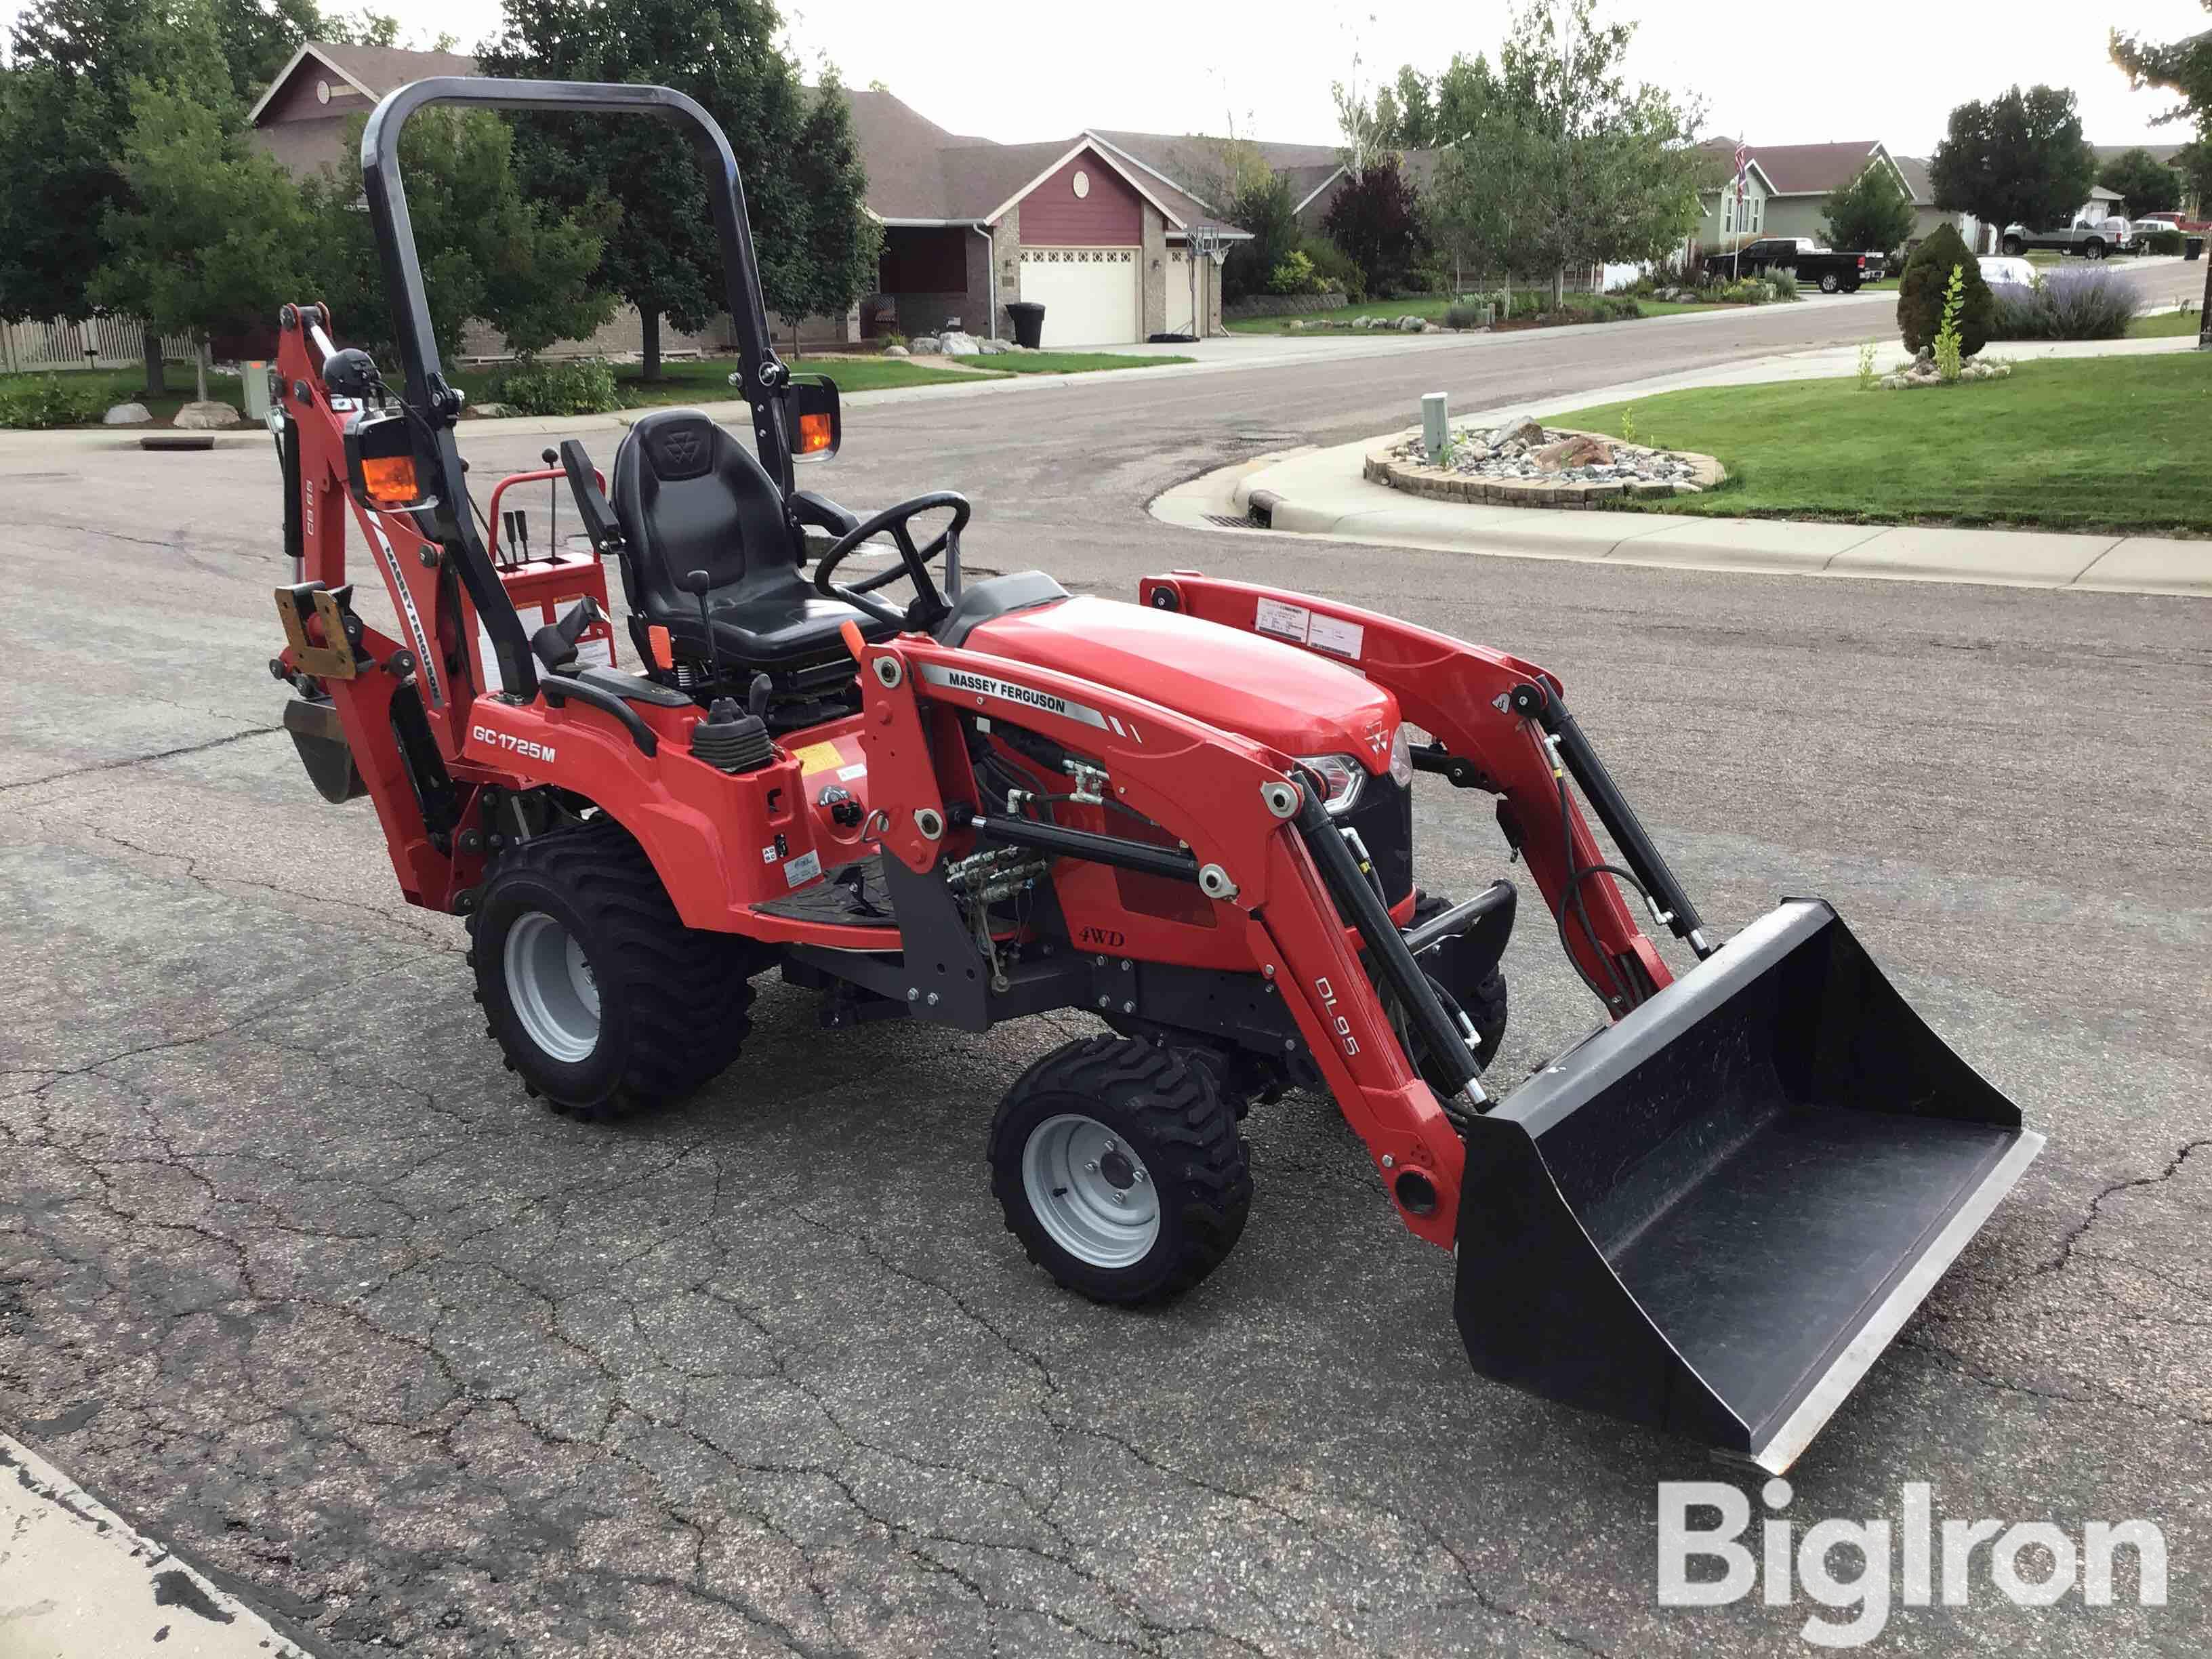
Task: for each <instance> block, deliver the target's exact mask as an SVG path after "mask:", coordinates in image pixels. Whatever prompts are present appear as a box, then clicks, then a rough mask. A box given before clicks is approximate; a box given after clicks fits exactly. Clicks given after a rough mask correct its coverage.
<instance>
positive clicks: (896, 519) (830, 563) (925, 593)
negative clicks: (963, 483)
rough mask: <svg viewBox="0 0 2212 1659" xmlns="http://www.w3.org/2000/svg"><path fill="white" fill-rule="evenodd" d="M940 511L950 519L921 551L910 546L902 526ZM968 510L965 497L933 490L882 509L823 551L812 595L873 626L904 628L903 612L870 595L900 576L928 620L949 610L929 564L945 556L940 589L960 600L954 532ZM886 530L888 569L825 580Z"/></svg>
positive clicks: (908, 534) (965, 521)
mask: <svg viewBox="0 0 2212 1659" xmlns="http://www.w3.org/2000/svg"><path fill="white" fill-rule="evenodd" d="M938 507H951V509H952V521H951V523H950V524H948V525H946V526H945V528H944V530H943V532H940V533H939V535H938V537H937V538H936V539H935V540H934V541H933V542H931V543H930V544H929V545H928V546H927V547H925V548H916V547H915V544H914V537H913V535H912V533H911V532H909V530H908V522H909V521H910V520H913V519H914V518H915V517H916V516H918V515H919V514H921V513H927V512H931V511H933V510H934V509H935V508H938ZM974 510H975V509H974V508H972V507H969V505H968V498H967V497H966V496H965V495H961V494H960V493H959V492H958V491H957V490H953V489H934V490H932V491H931V492H930V493H929V494H928V495H916V496H915V497H914V498H913V499H912V500H910V501H901V502H900V503H899V504H898V505H897V506H896V507H885V508H884V510H883V511H882V512H880V513H877V514H876V516H875V517H874V518H872V519H870V520H868V521H867V522H866V524H863V525H860V526H858V527H857V528H854V529H852V530H848V531H847V532H845V533H844V534H843V535H842V536H840V537H839V538H837V539H836V541H834V542H832V543H830V544H829V546H828V547H827V548H826V549H824V550H823V554H822V558H821V561H820V562H819V563H817V565H816V566H815V568H814V591H815V592H817V593H819V594H821V595H822V596H823V598H824V599H842V600H844V601H845V603H846V604H848V605H852V606H853V607H854V609H856V610H860V611H866V612H867V613H868V614H869V615H870V616H871V617H875V618H876V619H877V620H878V622H887V623H891V624H892V625H893V626H895V627H898V628H909V627H912V626H913V622H912V620H911V618H910V617H909V614H908V612H907V611H901V610H899V609H898V608H897V607H896V605H890V604H889V603H887V602H886V601H884V600H883V599H877V598H876V597H875V591H876V589H878V588H879V587H881V586H884V584H885V583H887V582H892V581H896V580H898V578H899V577H901V576H906V577H908V578H910V579H911V580H913V582H914V586H915V599H916V600H917V601H918V602H919V603H920V604H921V611H922V612H923V613H925V614H927V615H928V616H929V617H931V618H932V619H934V618H936V617H941V616H943V615H944V614H945V611H948V610H949V609H951V607H950V606H949V605H946V604H945V595H944V594H942V593H940V592H938V590H937V584H936V582H935V581H933V580H931V577H930V574H929V562H930V561H931V560H932V559H933V558H935V557H936V556H938V555H939V553H942V554H944V555H945V586H946V587H947V588H949V589H951V592H952V596H953V597H954V598H955V599H957V598H958V597H959V596H960V532H962V531H963V530H965V529H966V528H967V527H968V520H969V517H970V516H971V515H972V514H973V513H974ZM886 530H888V531H890V532H891V540H892V541H894V542H896V544H898V550H899V562H898V563H897V564H896V565H893V566H892V567H891V568H890V569H888V570H878V572H876V574H874V575H872V576H870V577H867V578H866V580H861V581H858V582H854V584H853V585H852V586H849V587H848V586H845V585H844V584H843V583H842V582H833V581H831V580H829V578H830V576H831V574H834V573H835V572H836V568H837V567H838V566H839V565H841V564H842V563H843V562H845V559H846V557H847V556H848V555H849V554H850V553H851V552H852V551H853V550H854V548H856V547H858V546H860V544H861V543H862V542H865V541H866V540H868V539H869V538H871V537H873V536H879V535H881V534H882V533H883V532H884V531H886Z"/></svg>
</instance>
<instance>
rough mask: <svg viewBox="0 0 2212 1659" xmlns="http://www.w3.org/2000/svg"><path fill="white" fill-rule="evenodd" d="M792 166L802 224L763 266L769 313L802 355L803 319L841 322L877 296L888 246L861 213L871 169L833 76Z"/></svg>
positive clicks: (831, 73) (766, 254)
mask: <svg viewBox="0 0 2212 1659" xmlns="http://www.w3.org/2000/svg"><path fill="white" fill-rule="evenodd" d="M791 168H792V182H793V185H794V187H795V188H794V190H793V199H794V203H795V205H796V210H797V212H798V213H799V216H800V218H801V222H800V223H799V225H797V226H794V227H793V230H794V232H795V234H793V235H791V236H790V237H789V239H788V240H785V241H781V242H778V243H773V244H770V245H769V246H765V247H763V249H762V250H761V256H760V265H761V287H762V289H763V291H764V292H765V294H766V295H767V301H768V308H769V310H770V311H772V312H775V313H777V314H778V315H780V316H781V317H784V318H786V319H788V320H789V321H790V324H791V331H792V349H793V353H794V354H796V352H797V351H798V349H799V322H800V319H803V318H807V317H835V316H842V315H843V314H844V313H845V312H846V311H847V310H848V309H849V308H850V307H852V306H853V305H854V304H855V303H857V302H858V301H859V300H860V296H861V295H864V294H870V293H873V292H874V291H875V289H876V285H877V276H876V272H877V261H878V258H879V257H880V256H881V254H882V252H883V246H884V233H883V228H882V227H881V226H880V225H878V223H877V222H876V221H875V220H874V219H872V217H870V216H868V214H866V212H865V211H863V210H862V204H863V202H864V201H865V199H866V194H867V188H868V176H867V171H866V168H864V167H862V166H861V165H860V144H859V142H858V141H857V140H855V139H854V137H853V106H852V105H851V104H849V103H848V102H847V101H846V98H845V91H844V88H842V86H841V85H839V84H838V81H837V76H836V70H827V71H825V73H824V74H823V76H822V82H821V85H820V86H818V87H817V88H815V91H814V95H813V98H812V99H811V101H810V102H809V103H808V106H807V110H806V120H805V125H803V126H801V127H800V129H799V143H798V147H797V149H795V150H794V151H793V155H792V157H791Z"/></svg>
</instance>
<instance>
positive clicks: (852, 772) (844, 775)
mask: <svg viewBox="0 0 2212 1659" xmlns="http://www.w3.org/2000/svg"><path fill="white" fill-rule="evenodd" d="M867 775H868V763H867V762H866V761H862V762H860V763H859V764H857V765H854V766H841V767H839V768H838V769H837V781H838V782H840V783H850V782H852V781H853V780H854V778H865V777H866V776H867Z"/></svg>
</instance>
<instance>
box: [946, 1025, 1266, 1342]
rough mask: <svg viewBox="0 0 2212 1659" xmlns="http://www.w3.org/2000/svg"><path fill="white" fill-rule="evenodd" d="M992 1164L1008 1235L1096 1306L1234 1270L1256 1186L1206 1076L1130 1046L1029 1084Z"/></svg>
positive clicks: (1058, 1066)
mask: <svg viewBox="0 0 2212 1659" xmlns="http://www.w3.org/2000/svg"><path fill="white" fill-rule="evenodd" d="M987 1161H988V1163H989V1164H990V1166H991V1190H992V1192H993V1194H994V1195H995V1196H996V1197H997V1199H998V1200H999V1207H1000V1209H1001V1210H1002V1211H1004V1212H1005V1213H1006V1230H1007V1231H1009V1232H1011V1233H1012V1234H1013V1235H1014V1237H1017V1238H1018V1239H1020V1240H1021V1242H1022V1248H1023V1249H1024V1251H1026V1252H1027V1253H1028V1255H1029V1258H1030V1261H1034V1262H1035V1263H1036V1265H1037V1266H1039V1267H1042V1268H1043V1269H1044V1270H1045V1271H1046V1272H1047V1273H1050V1274H1051V1275H1052V1276H1053V1278H1054V1279H1057V1280H1058V1281H1059V1282H1060V1284H1061V1285H1065V1286H1066V1288H1068V1289H1069V1290H1071V1291H1080V1292H1081V1293H1082V1294H1083V1295H1085V1296H1087V1297H1091V1299H1092V1300H1093V1301H1095V1302H1113V1303H1121V1304H1136V1303H1143V1302H1158V1301H1164V1300H1166V1299H1168V1298H1170V1297H1176V1296H1180V1295H1181V1294H1182V1292H1183V1291H1188V1290H1189V1289H1190V1288H1191V1287H1192V1286H1193V1285H1196V1284H1197V1283H1198V1282H1199V1281H1200V1280H1201V1279H1204V1278H1205V1277H1206V1275H1207V1274H1208V1273H1212V1271H1213V1270H1214V1269H1215V1268H1216V1267H1219V1266H1220V1265H1221V1264H1222V1262H1223V1261H1225V1260H1227V1259H1228V1255H1229V1252H1230V1251H1231V1249H1234V1248H1235V1247H1236V1244H1237V1238H1238V1237H1239V1235H1241V1234H1242V1233H1243V1231H1244V1218H1245V1215H1246V1213H1247V1212H1248V1211H1249V1209H1250V1207H1251V1203H1252V1177H1251V1172H1250V1169H1249V1164H1248V1163H1247V1161H1246V1151H1245V1146H1244V1141H1243V1137H1241V1136H1240V1135H1239V1134H1238V1133H1237V1118H1236V1114H1235V1113H1234V1111H1232V1110H1231V1108H1230V1107H1229V1106H1228V1105H1227V1104H1225V1103H1224V1102H1223V1101H1222V1099H1221V1097H1220V1096H1219V1094H1218V1092H1217V1091H1216V1090H1215V1088H1214V1085H1213V1080H1212V1077H1211V1076H1210V1075H1209V1074H1208V1073H1207V1072H1206V1068H1205V1067H1203V1066H1194V1065H1189V1064H1188V1063H1186V1062H1185V1061H1183V1060H1180V1059H1178V1058H1176V1056H1175V1055H1174V1054H1170V1052H1169V1051H1167V1050H1166V1049H1164V1048H1155V1047H1153V1046H1152V1044H1151V1043H1149V1042H1143V1041H1141V1040H1138V1039H1133V1038H1127V1037H1107V1036H1100V1037H1086V1038H1083V1039H1081V1040H1079V1041H1078V1042H1070V1043H1066V1044H1065V1045H1063V1046H1062V1047H1060V1048H1055V1049H1054V1050H1053V1051H1052V1052H1051V1053H1050V1054H1047V1055H1046V1056H1045V1057H1044V1058H1043V1059H1042V1060H1039V1061H1037V1062H1036V1065H1034V1066H1030V1068H1029V1070H1028V1071H1026V1072H1024V1073H1022V1075H1021V1076H1020V1078H1019V1079H1017V1080H1016V1081H1015V1084H1014V1086H1013V1087H1012V1089H1011V1090H1009V1091H1007V1094H1006V1099H1005V1101H1004V1102H1003V1103H1000V1107H999V1111H998V1115H997V1116H996V1117H995V1118H994V1119H993V1120H992V1123H991V1133H990V1140H989V1144H988V1148H987Z"/></svg>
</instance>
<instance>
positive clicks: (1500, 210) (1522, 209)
mask: <svg viewBox="0 0 2212 1659" xmlns="http://www.w3.org/2000/svg"><path fill="white" fill-rule="evenodd" d="M1483 72H1484V74H1485V75H1487V74H1488V72H1489V71H1488V66H1487V65H1485V66H1484V70H1483ZM1552 154H1553V152H1552V149H1551V147H1550V146H1548V145H1547V144H1545V143H1543V142H1542V141H1541V139H1540V138H1539V137H1537V135H1536V134H1535V133H1534V132H1533V131H1530V130H1529V129H1528V128H1527V127H1524V126H1522V125H1521V124H1520V122H1519V121H1517V120H1516V119H1514V118H1512V116H1511V115H1510V113H1509V112H1506V111H1504V110H1503V109H1502V108H1498V107H1496V106H1492V107H1491V108H1489V109H1488V110H1486V112H1485V113H1483V114H1481V115H1480V116H1478V117H1476V118H1474V120H1473V123H1472V125H1470V126H1469V127H1468V129H1467V130H1466V131H1463V132H1462V134H1461V135H1460V137H1459V138H1458V140H1457V142H1456V143H1454V144H1453V145H1452V147H1451V148H1450V149H1447V150H1446V151H1445V152H1444V153H1443V155H1442V156H1441V157H1440V158H1439V159H1438V161H1437V174H1436V179H1435V182H1434V183H1433V184H1432V185H1431V188H1430V192H1429V222H1430V227H1431V231H1432V233H1433V234H1434V235H1435V237H1436V239H1437V245H1438V246H1440V247H1442V248H1443V251H1444V252H1447V253H1449V254H1450V255H1451V256H1452V258H1453V260H1454V261H1455V264H1458V265H1460V266H1462V267H1463V268H1467V269H1471V270H1474V272H1475V273H1476V275H1478V276H1480V277H1482V278H1484V279H1485V280H1487V279H1488V278H1489V277H1491V276H1502V277H1503V278H1504V289H1505V303H1506V306H1507V313H1506V314H1507V315H1509V316H1510V315H1511V306H1512V303H1513V279H1514V278H1515V277H1516V276H1531V275H1533V274H1534V271H1535V270H1536V268H1537V267H1536V266H1535V265H1534V264H1533V263H1532V261H1534V259H1535V258H1538V257H1540V256H1539V255H1538V254H1537V252H1536V249H1535V246H1534V243H1533V242H1532V241H1531V240H1530V238H1529V234H1528V230H1529V224H1530V221H1531V219H1532V216H1533V210H1532V207H1531V204H1530V201H1529V197H1528V193H1527V192H1526V191H1525V190H1524V188H1523V184H1524V181H1525V180H1527V179H1532V178H1534V177H1536V176H1538V173H1539V170H1540V169H1541V167H1543V166H1544V164H1545V163H1546V161H1547V160H1548V159H1549V158H1550V156H1551V155H1552Z"/></svg>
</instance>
